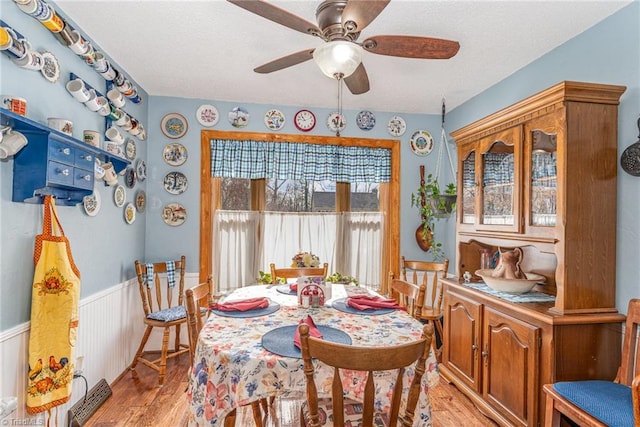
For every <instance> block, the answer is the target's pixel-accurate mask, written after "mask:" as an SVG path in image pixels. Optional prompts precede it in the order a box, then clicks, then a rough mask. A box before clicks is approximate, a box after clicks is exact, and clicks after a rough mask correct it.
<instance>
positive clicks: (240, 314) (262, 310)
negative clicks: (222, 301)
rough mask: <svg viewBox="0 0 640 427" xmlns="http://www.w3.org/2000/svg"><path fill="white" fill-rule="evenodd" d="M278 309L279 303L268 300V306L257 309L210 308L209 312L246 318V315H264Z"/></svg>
mask: <svg viewBox="0 0 640 427" xmlns="http://www.w3.org/2000/svg"><path fill="white" fill-rule="evenodd" d="M229 302H232V301H229ZM278 310H280V304H278V303H277V302H273V301H271V300H269V307H265V308H259V309H257V310H247V311H220V310H211V312H212V313H214V314H217V315H218V316H224V317H238V318H248V317H260V316H266V315H267V314H271V313H275V312H276V311H278Z"/></svg>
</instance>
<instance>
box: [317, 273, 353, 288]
mask: <svg viewBox="0 0 640 427" xmlns="http://www.w3.org/2000/svg"><path fill="white" fill-rule="evenodd" d="M324 280H325V281H326V282H329V283H341V284H349V283H353V284H354V285H355V286H358V285H359V283H358V279H356V278H355V277H353V276H343V275H342V274H340V273H333V274H332V275H330V276H327V278H326V279H324Z"/></svg>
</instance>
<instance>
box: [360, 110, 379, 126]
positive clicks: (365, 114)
mask: <svg viewBox="0 0 640 427" xmlns="http://www.w3.org/2000/svg"><path fill="white" fill-rule="evenodd" d="M356 124H357V125H358V127H359V128H360V129H362V130H371V129H373V127H374V126H375V125H376V116H375V115H374V114H373V113H372V112H371V111H367V110H363V111H360V112H359V113H358V115H357V116H356Z"/></svg>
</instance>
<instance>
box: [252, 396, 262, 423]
mask: <svg viewBox="0 0 640 427" xmlns="http://www.w3.org/2000/svg"><path fill="white" fill-rule="evenodd" d="M260 402H261V401H260V400H256V401H255V402H251V409H252V412H253V421H254V422H255V423H256V427H262V409H261V407H260V406H261V405H260Z"/></svg>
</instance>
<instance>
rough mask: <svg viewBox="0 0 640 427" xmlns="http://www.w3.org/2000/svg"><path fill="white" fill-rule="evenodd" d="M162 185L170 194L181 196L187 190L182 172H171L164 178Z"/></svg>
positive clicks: (187, 183)
mask: <svg viewBox="0 0 640 427" xmlns="http://www.w3.org/2000/svg"><path fill="white" fill-rule="evenodd" d="M163 185H164V189H165V190H167V192H169V193H171V194H182V193H184V192H185V191H186V190H187V186H188V185H189V182H188V180H187V177H186V176H185V174H183V173H182V172H177V171H172V172H169V173H167V174H166V175H165V176H164V181H163Z"/></svg>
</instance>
